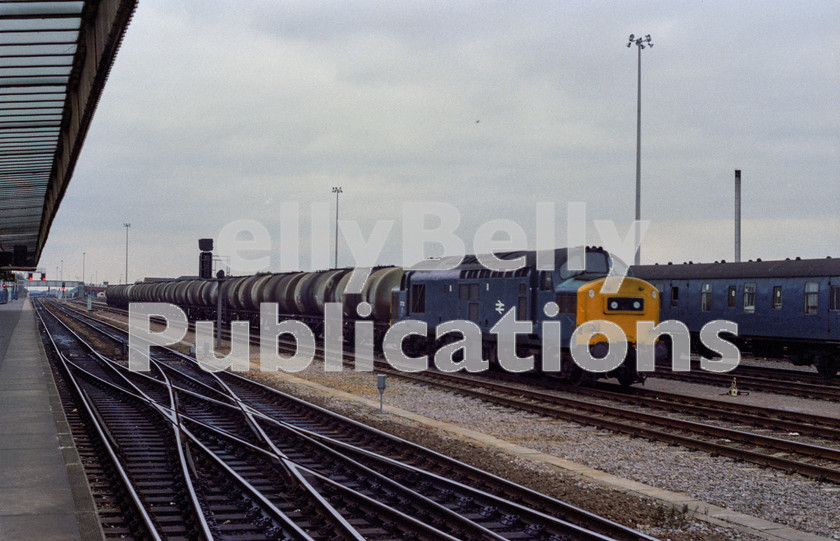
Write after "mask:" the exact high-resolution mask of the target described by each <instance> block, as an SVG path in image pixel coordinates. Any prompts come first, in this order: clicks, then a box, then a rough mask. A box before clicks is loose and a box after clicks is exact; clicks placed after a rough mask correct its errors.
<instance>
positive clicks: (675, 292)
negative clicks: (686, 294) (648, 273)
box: [671, 286, 680, 306]
mask: <svg viewBox="0 0 840 541" xmlns="http://www.w3.org/2000/svg"><path fill="white" fill-rule="evenodd" d="M679 303H680V288H679V287H677V286H671V306H677V305H678V304H679Z"/></svg>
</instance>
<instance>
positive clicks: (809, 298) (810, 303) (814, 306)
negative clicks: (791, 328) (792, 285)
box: [805, 282, 820, 314]
mask: <svg viewBox="0 0 840 541" xmlns="http://www.w3.org/2000/svg"><path fill="white" fill-rule="evenodd" d="M819 296H820V283H819V282H805V313H806V314H816V313H817V311H818V309H819V298H820V297H819Z"/></svg>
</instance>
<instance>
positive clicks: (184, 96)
mask: <svg viewBox="0 0 840 541" xmlns="http://www.w3.org/2000/svg"><path fill="white" fill-rule="evenodd" d="M838 21H840V3H838V2H834V1H824V2H796V3H793V2H729V1H724V2H709V1H706V2H684V3H675V2H650V1H648V2H644V3H642V2H638V3H636V2H623V3H615V2H600V3H599V2H567V1H556V0H555V1H550V2H536V1H534V2H513V1H507V2H468V1H459V2H413V1H381V2H374V1H364V2H362V1H358V2H343V1H342V2H313V1H311V0H303V1H283V2H276V1H268V0H267V1H262V2H259V1H233V0H229V1H214V2H210V1H208V0H194V1H186V0H185V1H176V0H166V1H163V0H140V2H139V5H138V8H137V11H136V13H135V16H134V19H133V21H132V23H131V25H130V26H129V28H128V31H127V34H126V36H125V39H124V41H123V43H122V47H121V49H120V51H119V53H118V55H117V58H116V61H115V64H114V66H113V69H112V71H111V73H110V76H109V79H108V82H107V84H106V86H105V90H104V93H103V95H102V99H101V101H100V103H99V106H98V108H97V111H96V113H95V116H94V119H93V123H92V125H91V128H90V131H89V133H88V135H87V139H86V141H85V145H84V148H83V149H82V153H81V156H80V159H79V161H78V164H77V166H76V170H75V173H74V175H73V180H72V182H71V183H70V186H69V188H68V190H67V193H66V195H65V197H64V200H63V202H62V204H61V208H60V209H59V212H58V216H57V218H56V219H55V221H54V223H53V226H52V230H51V231H50V236H49V240H48V242H47V246H46V248H45V250H44V252H43V255H42V257H41V261H40V264H39V266H40V267H41V268H43V269H45V270H46V271H47V272H48V276H50V277H51V276H53V275H54V273H55V272H56V268H58V267H60V266H61V265H62V263H61V261H62V260H63V273H64V278H65V279H74V278H76V277H79V276H81V274H82V253H83V252H84V253H86V256H85V261H86V269H85V270H86V274H87V277H88V279H91V278H96V279H97V280H98V281H100V282H101V281H103V280H109V281H110V282H111V283H114V282H117V281H119V280H120V279H124V276H123V275H124V267H125V233H126V229H125V228H124V227H123V223H124V222H130V223H131V228H130V230H129V278H130V279H131V280H132V281H133V280H136V279H138V278H142V277H144V276H179V275H187V274H197V272H198V245H197V239H198V238H201V237H214V238H218V235H219V232H220V231H221V229H222V228H223V227H224V226H225V225H226V224H229V223H231V222H234V221H236V220H243V219H253V220H257V221H259V222H260V223H261V224H263V225H264V226H265V228H266V229H267V230H268V232H269V234H270V237H271V249H272V251H271V270H275V271H276V270H278V269H279V257H278V254H279V252H280V250H281V245H283V243H299V245H300V263H301V267H302V268H303V269H310V268H311V260H310V248H309V246H310V240H309V231H310V208H311V204H312V203H313V202H320V203H328V204H329V205H330V207H329V208H330V210H329V219H328V221H326V222H324V223H323V227H328V228H329V232H330V235H329V238H330V245H328V246H324V247H323V250H324V253H325V254H332V244H331V242H332V219H333V214H332V213H333V212H334V203H335V200H334V196H333V195H332V194H331V193H330V192H331V187H332V186H342V188H343V191H344V193H343V194H342V195H341V199H340V218H343V219H354V220H357V221H358V223H359V224H360V226H361V229H362V232H363V233H364V234H365V235H367V234H368V233H369V232H370V231H371V229H372V227H373V225H374V223H375V222H376V221H377V220H392V221H394V227H393V229H392V231H391V233H390V236H389V237H388V241H387V243H386V246H385V249H384V250H383V253H382V256H381V257H380V263H403V261H402V236H401V234H402V233H401V231H402V227H401V226H402V208H403V205H404V204H405V203H409V202H417V201H430V202H445V203H448V204H451V205H454V206H455V207H456V208H457V209H458V210H459V212H460V218H461V224H460V226H459V228H458V230H457V234H458V236H459V237H460V238H462V239H463V241H464V243H465V244H466V250H467V252H471V251H472V240H473V237H474V234H475V231H476V229H477V228H478V227H479V226H480V225H481V224H483V223H485V222H487V221H489V220H491V219H496V218H502V219H509V220H513V221H514V222H516V223H518V224H519V225H520V226H521V227H522V229H523V230H524V231H525V232H526V234H527V237H528V243H529V247H533V246H534V244H535V240H536V231H535V227H536V226H535V218H534V215H535V205H536V203H537V202H553V203H554V205H555V208H556V217H557V225H556V239H557V245H558V246H563V245H565V244H566V241H565V235H566V229H567V228H566V223H565V222H566V205H567V204H568V203H570V202H582V203H585V204H586V212H587V219H588V227H587V241H588V243H591V244H599V245H600V244H603V241H602V239H601V238H600V237H599V235H598V232H597V230H596V229H595V226H594V221H595V220H614V221H615V224H616V227H617V228H618V231H619V233H620V234H621V235H622V236H623V235H624V234H625V233H626V232H627V231H628V228H629V227H630V224H631V221H632V219H633V217H634V201H635V158H636V77H637V49H636V47H635V46H634V47H632V48H629V49H628V48H627V46H626V44H627V39H628V35H629V34H631V33H634V34H636V35H639V34H650V35H651V36H652V39H653V43H654V47H653V48H652V49H645V50H644V51H642V163H641V171H642V218H643V219H646V220H650V221H651V225H650V229H649V231H648V233H647V235H646V237H645V238H644V242H643V247H642V262H643V263H654V262H659V263H665V262H668V261H674V262H683V261H688V260H693V261H695V262H697V261H704V262H709V261H714V260H719V259H726V260H727V261H731V260H733V257H734V255H733V254H734V249H733V236H734V235H733V214H734V204H733V184H734V181H733V178H734V170H735V169H741V170H742V171H743V189H742V198H743V206H742V217H743V233H742V258H743V259H744V260H746V259H754V258H758V257H760V258H762V259H765V260H767V259H783V258H785V257H796V256H801V257H803V258H816V257H819V258H822V257H826V256H832V257H840V220H838V213H840V182H838V175H839V174H840V106H838V103H840V25H838V24H837V23H838ZM284 202H287V203H298V204H299V207H300V224H299V230H300V233H299V235H291V234H288V231H285V230H284V228H282V227H281V217H280V205H281V203H284ZM430 225H432V224H431V222H430ZM427 251H428V252H429V253H430V255H437V254H434V252H435V248H434V247H431V246H430V247H429V248H428V250H427ZM324 257H326V256H324ZM330 258H331V255H330ZM352 263H353V261H352V258H351V255H350V252H349V251H348V250H347V248H346V244H345V243H344V241H343V240H340V243H339V264H340V265H342V266H348V265H351V264H352ZM407 263H410V262H407ZM234 270H235V269H234Z"/></svg>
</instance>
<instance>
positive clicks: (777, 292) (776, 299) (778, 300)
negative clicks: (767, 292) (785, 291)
mask: <svg viewBox="0 0 840 541" xmlns="http://www.w3.org/2000/svg"><path fill="white" fill-rule="evenodd" d="M781 309H782V286H773V310H781Z"/></svg>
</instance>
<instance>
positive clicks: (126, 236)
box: [123, 222, 131, 284]
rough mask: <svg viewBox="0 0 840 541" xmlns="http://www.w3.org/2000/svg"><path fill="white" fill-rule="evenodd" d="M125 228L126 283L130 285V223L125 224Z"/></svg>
mask: <svg viewBox="0 0 840 541" xmlns="http://www.w3.org/2000/svg"><path fill="white" fill-rule="evenodd" d="M123 227H125V283H126V284H127V283H128V228H129V227H131V224H130V223H128V222H124V223H123Z"/></svg>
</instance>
